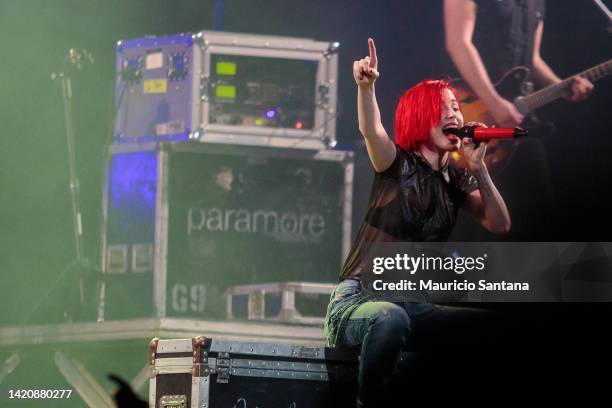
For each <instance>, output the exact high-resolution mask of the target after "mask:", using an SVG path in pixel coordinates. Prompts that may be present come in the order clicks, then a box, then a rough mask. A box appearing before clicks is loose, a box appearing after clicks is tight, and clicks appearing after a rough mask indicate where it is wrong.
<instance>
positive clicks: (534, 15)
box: [525, 0, 542, 68]
mask: <svg viewBox="0 0 612 408" xmlns="http://www.w3.org/2000/svg"><path fill="white" fill-rule="evenodd" d="M536 2H538V0H527V16H526V17H527V18H526V23H527V44H526V47H525V48H526V49H525V59H526V61H525V62H527V64H526V65H527V66H528V67H529V68H531V67H532V63H533V51H534V47H535V41H534V40H535V33H536V28H537V27H538V23H539V22H540V20H541V19H542V16H541V15H540V11H539V10H538V8H537V7H536Z"/></svg>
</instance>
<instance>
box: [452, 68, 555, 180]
mask: <svg viewBox="0 0 612 408" xmlns="http://www.w3.org/2000/svg"><path fill="white" fill-rule="evenodd" d="M528 77H529V68H526V67H515V68H513V69H511V70H510V71H508V72H506V74H504V75H503V76H502V77H501V79H500V80H499V81H497V82H496V83H495V84H494V86H495V89H496V90H497V92H498V93H499V94H500V95H501V96H502V97H504V98H506V99H507V100H509V101H511V102H513V103H514V104H515V105H516V107H517V109H518V110H519V112H521V113H523V114H527V113H528V112H526V111H524V110H522V109H521V108H522V106H521V99H522V98H523V97H524V96H525V95H528V94H529V93H531V92H532V91H533V85H532V84H531V83H530V82H529V81H528ZM451 85H452V87H453V88H454V90H455V96H456V97H457V100H458V101H459V103H460V106H461V112H462V113H463V118H464V120H465V122H482V123H484V124H486V125H487V126H492V125H497V124H496V123H495V122H494V120H493V117H492V116H491V114H490V113H489V111H488V109H487V107H486V106H485V104H484V102H483V101H482V100H481V99H480V98H479V97H478V96H477V95H476V94H475V93H474V92H473V91H472V89H471V88H470V87H469V85H468V84H467V83H466V82H465V81H463V80H462V79H454V80H453V81H452V82H451ZM521 127H524V128H525V129H528V130H529V131H530V136H533V135H532V133H531V132H533V131H536V130H537V131H538V133H539V135H544V134H549V133H550V132H551V131H552V129H553V125H552V124H551V123H547V122H541V121H539V120H538V119H537V118H535V116H534V115H530V116H529V117H526V119H525V122H524V123H523V124H521ZM518 143H520V141H519V140H503V141H502V140H491V141H489V142H488V143H487V154H486V156H485V164H486V165H487V169H489V172H490V173H491V174H495V173H498V172H500V171H501V170H502V169H503V168H504V167H505V165H506V164H507V163H508V161H509V159H510V156H511V155H512V153H513V151H514V150H515V149H516V147H517V146H518ZM451 159H452V160H453V163H454V165H455V167H457V168H460V169H464V168H466V166H467V163H466V161H465V159H464V158H463V157H462V156H461V154H460V153H453V154H451Z"/></svg>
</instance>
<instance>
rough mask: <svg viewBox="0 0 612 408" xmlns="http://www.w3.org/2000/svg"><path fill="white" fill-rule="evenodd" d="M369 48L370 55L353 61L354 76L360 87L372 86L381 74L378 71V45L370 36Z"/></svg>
mask: <svg viewBox="0 0 612 408" xmlns="http://www.w3.org/2000/svg"><path fill="white" fill-rule="evenodd" d="M368 48H369V49H370V55H369V56H366V57H364V58H362V59H360V60H359V61H354V62H353V77H354V78H355V82H356V83H357V85H358V86H360V87H371V86H372V85H374V82H375V81H376V80H377V79H378V77H379V76H380V74H379V73H378V57H377V56H376V45H374V40H373V39H371V38H368Z"/></svg>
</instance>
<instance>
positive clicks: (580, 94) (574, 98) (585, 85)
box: [565, 76, 594, 102]
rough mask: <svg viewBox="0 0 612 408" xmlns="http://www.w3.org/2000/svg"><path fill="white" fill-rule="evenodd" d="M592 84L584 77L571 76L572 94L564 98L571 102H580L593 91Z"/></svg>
mask: <svg viewBox="0 0 612 408" xmlns="http://www.w3.org/2000/svg"><path fill="white" fill-rule="evenodd" d="M593 88H594V86H593V84H592V83H591V81H589V80H588V79H586V78H583V77H581V76H576V77H574V78H572V94H571V95H569V96H566V97H565V99H567V100H568V101H571V102H582V101H584V100H585V99H586V98H588V97H589V95H590V94H591V92H593Z"/></svg>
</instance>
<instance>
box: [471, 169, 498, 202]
mask: <svg viewBox="0 0 612 408" xmlns="http://www.w3.org/2000/svg"><path fill="white" fill-rule="evenodd" d="M474 177H476V180H477V181H478V189H479V190H480V194H481V195H482V197H483V198H485V197H486V198H487V199H490V198H493V197H494V196H495V194H494V193H493V189H492V188H491V179H490V178H489V177H488V174H487V170H486V169H485V168H481V169H478V170H477V171H476V172H475V173H474Z"/></svg>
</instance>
